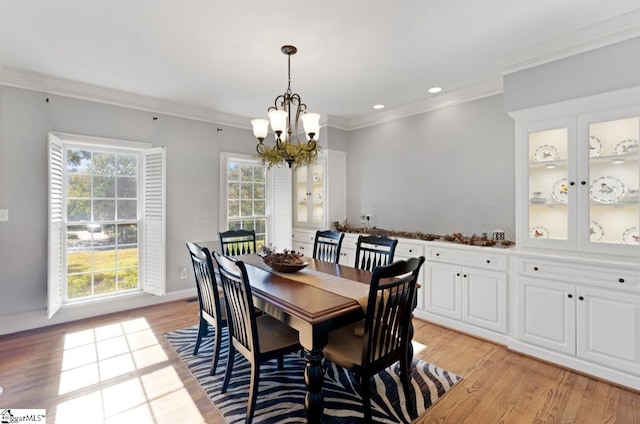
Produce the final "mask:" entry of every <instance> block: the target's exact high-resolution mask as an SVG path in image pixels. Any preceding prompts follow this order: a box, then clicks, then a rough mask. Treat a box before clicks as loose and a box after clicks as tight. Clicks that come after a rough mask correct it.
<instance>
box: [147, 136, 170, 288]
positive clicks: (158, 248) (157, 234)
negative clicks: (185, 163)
mask: <svg viewBox="0 0 640 424" xmlns="http://www.w3.org/2000/svg"><path fill="white" fill-rule="evenodd" d="M165 161H166V160H165V150H164V147H156V148H152V149H147V150H145V152H144V183H143V184H144V202H143V212H142V215H143V216H142V222H143V231H144V237H143V240H144V241H143V243H144V247H143V252H144V253H143V266H142V279H141V281H142V290H143V291H144V292H145V293H150V294H154V295H156V296H164V295H165V293H166V239H165V237H166V229H165V226H166V225H165V215H166V205H165V203H166V187H165V185H166V184H165V181H166V178H165V166H166V165H165Z"/></svg>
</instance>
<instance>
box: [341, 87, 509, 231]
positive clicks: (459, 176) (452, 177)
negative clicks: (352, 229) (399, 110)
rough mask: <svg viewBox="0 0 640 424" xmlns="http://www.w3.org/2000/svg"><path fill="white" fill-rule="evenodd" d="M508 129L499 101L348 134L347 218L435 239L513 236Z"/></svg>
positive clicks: (497, 98) (490, 99) (487, 100)
mask: <svg viewBox="0 0 640 424" xmlns="http://www.w3.org/2000/svg"><path fill="white" fill-rule="evenodd" d="M514 133H515V128H514V122H513V120H512V119H511V118H510V117H509V116H508V115H507V114H506V113H505V112H504V111H503V109H502V96H492V97H488V98H484V99H481V100H477V101H473V102H468V103H464V104H461V105H457V106H452V107H448V108H444V109H440V110H436V111H433V112H429V113H425V114H421V115H416V116H412V117H408V118H405V119H401V120H397V121H392V122H387V123H384V124H379V125H376V126H372V127H367V128H363V129H360V130H356V131H352V132H351V133H350V139H349V143H348V159H347V213H348V221H349V223H350V224H351V225H355V226H360V225H361V224H360V223H359V214H360V213H361V212H363V213H367V214H371V215H372V222H373V225H374V226H376V227H378V228H384V229H394V230H404V231H422V232H432V233H437V234H447V233H452V232H463V233H466V234H469V235H471V234H473V233H477V234H480V233H482V232H483V231H487V232H491V231H493V230H494V229H504V230H506V231H508V235H511V236H513V234H514V229H515V211H514V205H515V200H514V199H515V197H514V196H515V191H514V190H515V188H514V187H515V186H514V184H515V174H514V173H515V165H514V155H515V145H514Z"/></svg>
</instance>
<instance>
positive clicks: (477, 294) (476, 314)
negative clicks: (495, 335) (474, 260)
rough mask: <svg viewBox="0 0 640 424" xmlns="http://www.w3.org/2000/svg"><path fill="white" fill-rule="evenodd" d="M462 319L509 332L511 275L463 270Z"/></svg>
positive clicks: (472, 269) (478, 270)
mask: <svg viewBox="0 0 640 424" xmlns="http://www.w3.org/2000/svg"><path fill="white" fill-rule="evenodd" d="M462 320H463V321H465V322H468V323H470V324H473V325H476V326H478V327H483V328H486V329H488V330H493V331H497V332H500V333H506V332H507V274H506V273H503V272H492V271H485V270H480V269H474V268H463V269H462Z"/></svg>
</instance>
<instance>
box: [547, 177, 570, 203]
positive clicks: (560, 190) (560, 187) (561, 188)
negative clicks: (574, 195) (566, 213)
mask: <svg viewBox="0 0 640 424" xmlns="http://www.w3.org/2000/svg"><path fill="white" fill-rule="evenodd" d="M568 187H569V186H568V183H567V179H566V178H560V179H559V180H558V181H556V182H555V183H554V184H553V187H552V188H551V197H552V198H553V200H555V201H556V202H558V203H563V204H565V205H566V204H567V201H568V199H569V195H568V193H567V191H568Z"/></svg>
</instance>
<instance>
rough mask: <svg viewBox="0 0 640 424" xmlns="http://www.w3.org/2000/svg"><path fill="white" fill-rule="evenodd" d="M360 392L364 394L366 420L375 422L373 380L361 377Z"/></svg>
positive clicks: (366, 421)
mask: <svg viewBox="0 0 640 424" xmlns="http://www.w3.org/2000/svg"><path fill="white" fill-rule="evenodd" d="M360 383H361V384H360V387H361V389H360V394H361V395H362V406H363V407H364V422H365V423H372V422H373V417H372V415H373V413H372V412H371V389H370V384H371V381H370V379H369V378H368V377H361V378H360Z"/></svg>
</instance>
